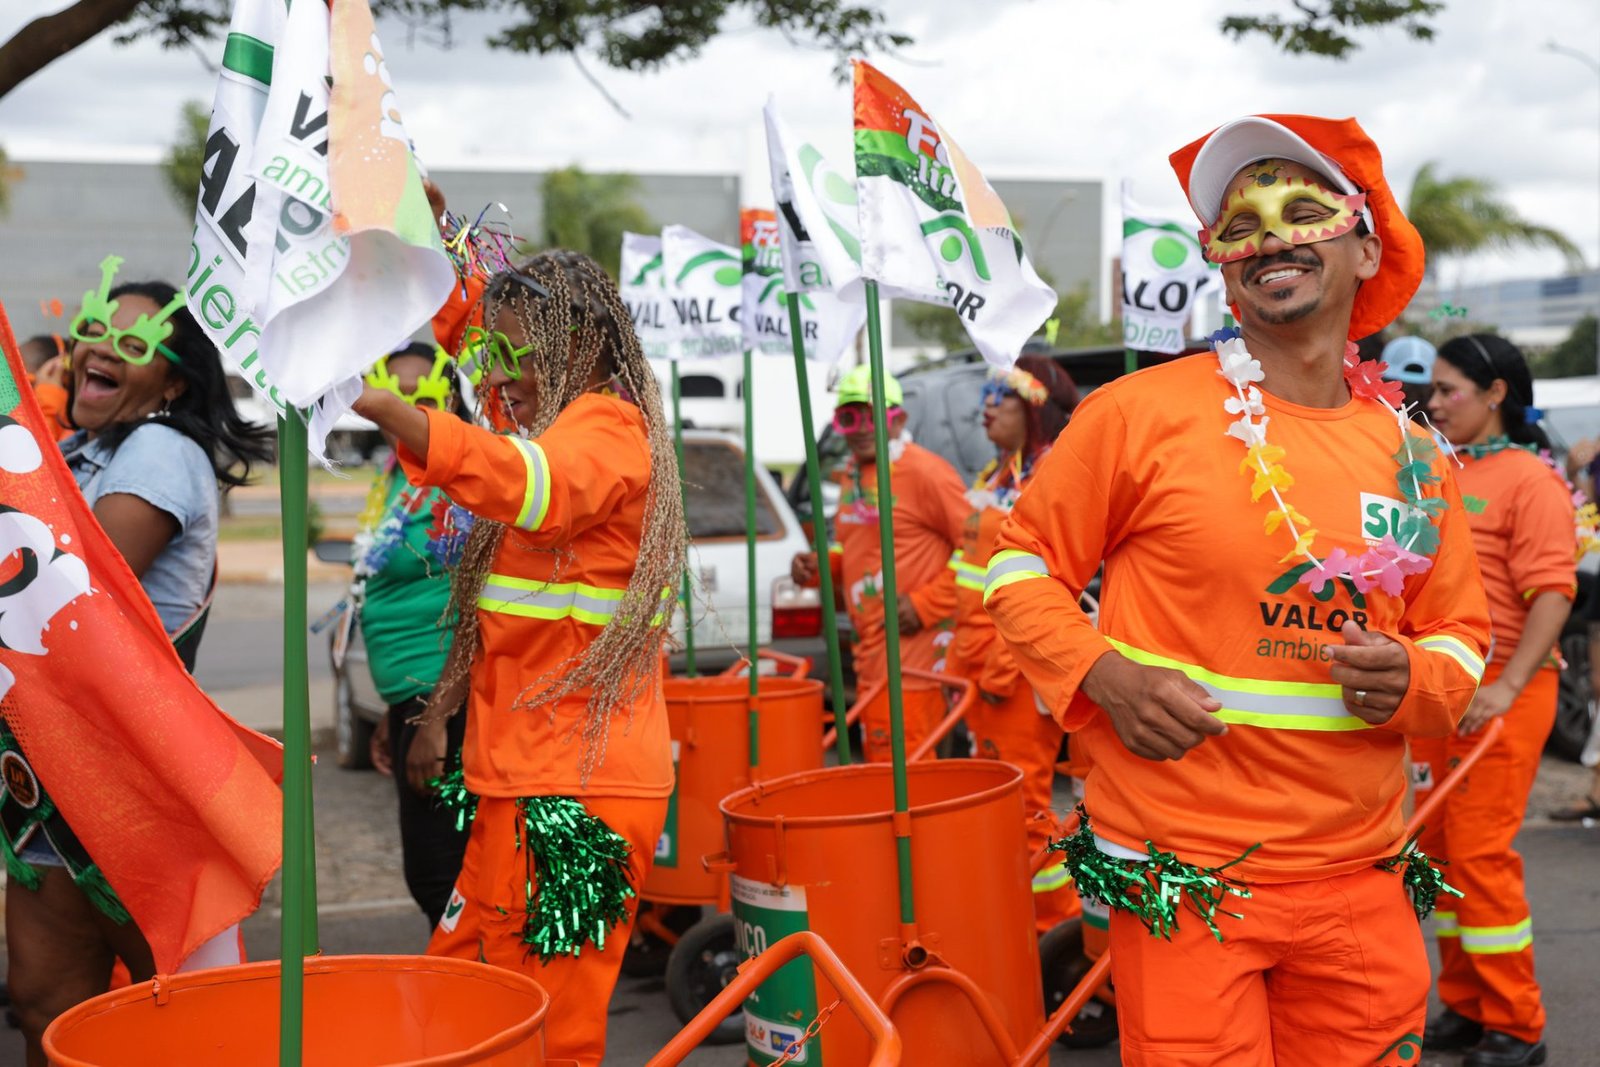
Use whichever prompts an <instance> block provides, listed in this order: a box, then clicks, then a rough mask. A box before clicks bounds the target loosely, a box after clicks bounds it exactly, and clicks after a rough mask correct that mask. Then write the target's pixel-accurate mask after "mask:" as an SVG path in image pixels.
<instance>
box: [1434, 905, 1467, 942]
mask: <svg viewBox="0 0 1600 1067" xmlns="http://www.w3.org/2000/svg"><path fill="white" fill-rule="evenodd" d="M1433 922H1434V926H1433V936H1435V937H1460V936H1461V922H1460V920H1459V919H1458V918H1457V917H1456V913H1455V912H1453V911H1436V912H1434V913H1433Z"/></svg>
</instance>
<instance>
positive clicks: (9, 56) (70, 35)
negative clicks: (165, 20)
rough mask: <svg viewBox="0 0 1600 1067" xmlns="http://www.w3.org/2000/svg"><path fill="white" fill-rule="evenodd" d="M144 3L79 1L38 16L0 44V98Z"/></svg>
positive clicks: (138, 1)
mask: <svg viewBox="0 0 1600 1067" xmlns="http://www.w3.org/2000/svg"><path fill="white" fill-rule="evenodd" d="M142 2H143V0H78V2H77V3H75V4H73V5H72V6H71V7H69V8H66V9H65V10H63V11H58V12H56V13H55V14H54V15H41V16H40V17H39V18H36V19H34V20H33V21H32V22H30V23H28V24H27V25H26V26H24V27H22V29H20V30H18V31H17V32H16V33H14V34H12V36H11V39H10V40H9V41H7V42H6V43H5V44H3V45H0V97H4V96H5V95H6V94H7V93H9V92H10V91H11V90H13V89H15V88H16V87H17V86H18V85H21V84H22V83H23V82H24V81H26V80H27V79H28V78H30V77H32V76H33V75H35V74H37V73H38V72H39V71H41V70H43V69H44V68H45V67H47V66H49V65H50V64H51V63H52V62H54V61H55V60H57V59H60V58H61V57H62V56H64V55H66V54H67V53H68V52H70V51H72V50H73V49H74V48H77V47H78V46H79V45H81V44H83V43H85V42H86V41H88V40H89V39H91V38H93V37H95V36H96V35H98V34H99V33H100V32H101V31H102V30H105V29H106V28H107V27H109V26H112V25H115V24H116V23H117V22H120V21H121V20H123V19H125V18H127V17H128V16H129V15H131V14H133V11H134V9H135V8H137V7H138V6H139V5H140V3H142Z"/></svg>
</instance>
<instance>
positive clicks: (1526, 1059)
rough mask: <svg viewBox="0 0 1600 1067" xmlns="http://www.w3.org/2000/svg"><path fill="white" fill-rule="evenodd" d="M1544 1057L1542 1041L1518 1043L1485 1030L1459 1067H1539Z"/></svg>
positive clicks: (1510, 1037)
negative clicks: (1481, 1037) (1481, 1038)
mask: <svg viewBox="0 0 1600 1067" xmlns="http://www.w3.org/2000/svg"><path fill="white" fill-rule="evenodd" d="M1544 1056H1545V1048H1544V1042H1543V1041H1519V1040H1518V1039H1517V1038H1514V1037H1512V1036H1511V1035H1510V1034H1503V1033H1501V1032H1500V1031H1499V1030H1485V1031H1484V1032H1483V1040H1482V1041H1480V1042H1478V1043H1477V1045H1475V1046H1474V1047H1473V1048H1472V1049H1471V1050H1470V1051H1468V1052H1467V1056H1466V1059H1464V1060H1462V1061H1461V1067H1539V1064H1541V1063H1543V1062H1544Z"/></svg>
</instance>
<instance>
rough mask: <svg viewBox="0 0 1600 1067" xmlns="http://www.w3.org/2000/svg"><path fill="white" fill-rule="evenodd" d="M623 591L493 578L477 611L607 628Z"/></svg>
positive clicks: (484, 588) (569, 584) (481, 598)
mask: <svg viewBox="0 0 1600 1067" xmlns="http://www.w3.org/2000/svg"><path fill="white" fill-rule="evenodd" d="M625 592H626V590H622V589H602V588H601V587H599V586H596V585H585V584H584V583H582V582H555V583H551V582H539V581H533V580H530V579H527V578H512V577H509V576H507V575H502V574H491V575H489V577H488V579H487V580H486V581H485V582H484V583H483V591H482V592H481V593H480V594H479V595H478V607H479V608H481V609H483V610H484V611H491V612H495V613H496V614H500V615H518V616H521V617H523V618H528V619H577V620H578V621H579V622H586V623H589V624H591V625H594V626H604V625H605V624H606V623H608V622H610V621H611V620H612V618H613V617H614V616H615V615H616V613H617V605H618V604H620V603H621V602H622V597H623V594H624V593H625Z"/></svg>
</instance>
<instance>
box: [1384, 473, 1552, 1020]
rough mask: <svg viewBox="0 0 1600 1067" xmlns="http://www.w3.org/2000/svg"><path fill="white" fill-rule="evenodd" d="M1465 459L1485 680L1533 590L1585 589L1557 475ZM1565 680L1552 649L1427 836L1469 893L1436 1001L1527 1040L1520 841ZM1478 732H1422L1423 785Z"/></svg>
mask: <svg viewBox="0 0 1600 1067" xmlns="http://www.w3.org/2000/svg"><path fill="white" fill-rule="evenodd" d="M1462 462H1463V463H1464V464H1465V466H1464V467H1463V469H1461V470H1460V471H1458V472H1457V473H1456V480H1457V481H1458V482H1459V483H1460V484H1461V492H1462V494H1463V495H1466V496H1471V497H1476V498H1478V499H1479V500H1483V501H1485V502H1486V506H1485V508H1484V510H1483V511H1482V512H1481V513H1479V514H1476V515H1472V516H1470V518H1471V522H1472V539H1473V542H1474V543H1475V544H1476V545H1477V549H1478V565H1479V567H1480V568H1481V570H1482V573H1483V587H1484V590H1485V591H1486V592H1487V593H1488V596H1489V617H1490V619H1491V620H1493V623H1494V654H1493V656H1492V657H1491V660H1490V664H1489V670H1488V672H1487V673H1486V674H1485V675H1484V684H1486V685H1487V684H1489V683H1490V682H1493V681H1494V680H1495V679H1497V678H1498V677H1500V672H1501V670H1503V669H1504V667H1505V664H1506V661H1507V660H1508V659H1510V658H1511V655H1512V653H1513V652H1515V651H1516V648H1517V643H1518V642H1519V641H1520V640H1521V639H1522V628H1523V624H1524V623H1525V622H1526V620H1527V616H1528V606H1529V604H1530V603H1531V602H1532V601H1533V599H1534V598H1535V597H1537V596H1539V595H1540V594H1542V593H1547V592H1557V593H1560V594H1561V595H1563V596H1565V597H1567V598H1569V599H1570V598H1571V597H1572V595H1573V593H1574V592H1575V590H1576V581H1577V578H1576V563H1575V562H1574V535H1573V527H1572V498H1571V494H1570V492H1569V491H1568V490H1567V487H1566V485H1565V484H1564V483H1563V482H1562V480H1561V478H1560V476H1558V475H1557V474H1556V473H1555V472H1554V471H1552V470H1550V468H1548V467H1546V466H1545V465H1544V463H1542V462H1541V461H1540V460H1539V459H1538V458H1537V457H1535V456H1532V455H1530V454H1529V453H1527V452H1524V451H1522V450H1521V449H1507V450H1506V451H1503V452H1496V453H1493V454H1492V455H1488V456H1485V457H1484V458H1482V459H1472V458H1470V457H1466V456H1463V457H1462ZM1559 680H1560V669H1559V667H1558V666H1557V664H1556V662H1555V660H1554V658H1553V657H1552V658H1551V659H1550V660H1548V661H1547V662H1546V663H1545V665H1544V667H1543V668H1542V669H1540V670H1539V671H1538V672H1537V674H1535V676H1534V678H1533V680H1532V681H1530V682H1529V683H1528V685H1527V686H1526V687H1525V688H1524V689H1523V690H1522V692H1521V693H1520V694H1519V695H1518V696H1517V699H1516V702H1515V703H1513V704H1512V705H1511V710H1510V711H1508V712H1506V715H1505V728H1504V731H1503V732H1502V733H1501V735H1500V740H1499V741H1497V742H1495V745H1494V747H1493V748H1491V749H1490V750H1489V751H1488V752H1487V753H1486V754H1485V755H1484V757H1483V758H1482V759H1481V760H1480V761H1479V762H1478V763H1477V764H1476V765H1474V766H1473V768H1472V772H1471V773H1470V774H1469V775H1468V776H1467V778H1466V779H1465V780H1463V781H1462V782H1461V784H1460V785H1458V786H1456V788H1455V789H1454V790H1452V791H1451V793H1450V795H1449V796H1448V798H1446V800H1445V802H1444V810H1443V812H1442V813H1441V814H1440V815H1439V816H1438V817H1436V818H1435V819H1434V820H1433V825H1431V826H1429V827H1428V828H1427V829H1426V831H1425V832H1424V834H1423V837H1422V840H1421V846H1422V848H1423V850H1424V851H1426V852H1427V853H1428V854H1429V855H1431V856H1433V857H1434V858H1436V859H1442V860H1448V861H1449V864H1450V865H1449V866H1448V867H1446V868H1445V877H1446V879H1448V881H1449V882H1450V884H1451V885H1453V886H1455V887H1456V888H1457V889H1459V890H1461V891H1462V892H1463V893H1465V894H1466V895H1465V896H1464V897H1463V898H1461V899H1460V900H1456V899H1454V898H1451V899H1449V900H1445V899H1444V898H1441V902H1442V903H1443V907H1441V909H1440V910H1439V911H1438V912H1437V914H1436V916H1435V918H1436V919H1437V920H1438V922H1437V924H1436V926H1435V928H1434V933H1435V934H1436V935H1437V937H1438V939H1439V956H1440V960H1441V962H1442V963H1443V970H1442V971H1441V972H1440V974H1439V999H1440V1000H1442V1001H1444V1003H1445V1005H1446V1006H1447V1007H1449V1008H1450V1009H1452V1010H1453V1011H1455V1012H1456V1013H1457V1014H1460V1015H1464V1016H1466V1017H1467V1018H1469V1019H1473V1020H1476V1021H1478V1022H1481V1023H1482V1024H1483V1025H1484V1026H1485V1027H1487V1028H1488V1029H1491V1030H1499V1031H1501V1032H1503V1033H1508V1034H1510V1035H1512V1036H1513V1037H1516V1038H1519V1039H1521V1040H1523V1041H1530V1042H1531V1041H1537V1040H1539V1036H1540V1034H1541V1033H1542V1032H1543V1030H1544V1004H1543V1002H1542V1001H1541V999H1540V995H1539V983H1538V982H1537V981H1536V980H1535V978H1534V973H1533V924H1532V920H1531V919H1530V918H1529V916H1528V898H1527V894H1526V891H1525V890H1524V888H1523V882H1522V857H1521V856H1519V855H1517V853H1516V851H1515V850H1514V849H1512V847H1511V839H1512V838H1513V837H1515V836H1516V833H1517V830H1518V828H1519V827H1520V826H1521V825H1522V813H1523V810H1524V809H1525V808H1526V807H1527V806H1528V793H1529V791H1530V790H1531V789H1532V788H1533V779H1534V775H1535V774H1536V773H1537V772H1538V770H1539V755H1540V753H1541V752H1543V750H1544V743H1545V740H1546V739H1547V738H1548V737H1549V736H1550V728H1551V726H1552V725H1553V724H1554V723H1555V716H1556V689H1557V685H1558V683H1559ZM1477 741H1478V736H1477V735H1473V736H1471V737H1457V736H1455V735H1454V734H1452V735H1450V736H1449V737H1448V738H1429V739H1427V740H1418V741H1414V742H1413V743H1412V746H1411V755H1412V759H1413V760H1415V761H1416V762H1417V764H1418V766H1417V767H1416V768H1415V771H1416V772H1417V779H1416V780H1417V789H1418V793H1419V794H1420V793H1423V792H1426V791H1427V790H1429V789H1431V788H1432V786H1433V785H1434V784H1435V783H1437V782H1440V781H1442V780H1443V779H1444V777H1445V775H1447V774H1448V773H1449V772H1450V768H1451V767H1452V766H1454V764H1455V763H1457V762H1458V761H1459V760H1460V759H1461V757H1462V756H1463V755H1465V754H1466V753H1467V752H1469V751H1470V750H1471V749H1472V748H1473V747H1474V746H1475V745H1476V744H1477Z"/></svg>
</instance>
